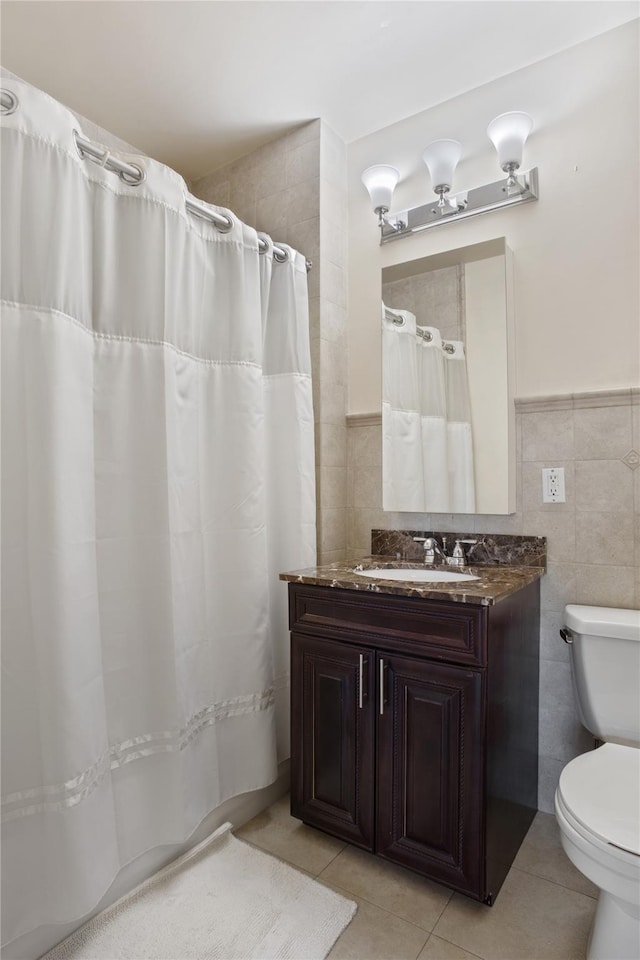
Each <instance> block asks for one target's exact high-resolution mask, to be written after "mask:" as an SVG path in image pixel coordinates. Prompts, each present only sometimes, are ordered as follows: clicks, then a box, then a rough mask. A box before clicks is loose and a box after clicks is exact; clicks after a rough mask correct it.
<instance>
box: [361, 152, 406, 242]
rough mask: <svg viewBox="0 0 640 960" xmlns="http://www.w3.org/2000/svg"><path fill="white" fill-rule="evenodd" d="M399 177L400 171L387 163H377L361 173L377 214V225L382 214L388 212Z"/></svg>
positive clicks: (380, 220)
mask: <svg viewBox="0 0 640 960" xmlns="http://www.w3.org/2000/svg"><path fill="white" fill-rule="evenodd" d="M399 179H400V171H399V170H396V168H395V167H390V166H389V164H387V163H378V164H375V165H374V166H373V167H367V169H366V170H365V171H364V173H363V174H362V182H363V183H364V185H365V187H366V188H367V190H368V191H369V196H370V198H371V206H372V207H373V210H374V213H377V214H378V226H380V227H382V225H383V223H384V220H383V217H384V214H385V213H388V212H389V207H390V206H391V197H392V196H393V191H394V190H395V188H396V185H397V183H398V180H399Z"/></svg>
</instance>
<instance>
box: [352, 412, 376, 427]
mask: <svg viewBox="0 0 640 960" xmlns="http://www.w3.org/2000/svg"><path fill="white" fill-rule="evenodd" d="M381 424H382V414H381V413H348V414H347V426H348V427H378V426H380V425H381Z"/></svg>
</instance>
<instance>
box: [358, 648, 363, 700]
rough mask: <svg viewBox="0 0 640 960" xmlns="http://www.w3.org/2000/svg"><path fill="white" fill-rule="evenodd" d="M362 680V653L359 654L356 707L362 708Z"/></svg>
mask: <svg viewBox="0 0 640 960" xmlns="http://www.w3.org/2000/svg"><path fill="white" fill-rule="evenodd" d="M363 681H364V654H362V653H361V654H360V671H359V675H358V707H359V708H360V710H362V684H363Z"/></svg>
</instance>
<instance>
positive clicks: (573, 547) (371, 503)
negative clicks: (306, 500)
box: [348, 391, 640, 812]
mask: <svg viewBox="0 0 640 960" xmlns="http://www.w3.org/2000/svg"><path fill="white" fill-rule="evenodd" d="M518 406H519V410H518V417H517V436H518V443H517V451H516V457H517V473H518V494H517V512H516V513H515V514H513V515H511V516H508V517H502V516H495V517H493V516H480V515H477V516H473V517H472V518H469V517H468V516H456V515H442V514H434V515H430V516H426V515H424V514H408V513H395V514H394V513H384V512H383V511H382V510H381V506H380V505H381V502H382V501H381V498H382V463H381V439H380V437H381V428H380V423H379V418H371V420H370V421H367V420H366V419H364V420H358V419H356V418H350V429H349V458H348V465H349V470H348V505H349V554H350V555H352V556H358V555H363V554H367V553H368V552H369V551H370V548H371V530H372V529H373V528H378V527H379V528H397V529H416V530H417V529H437V530H475V531H478V532H482V533H523V534H535V535H538V536H545V537H547V545H548V570H547V574H546V575H545V577H544V578H543V580H542V585H541V596H542V610H541V631H540V633H541V637H540V643H541V647H540V655H541V660H540V790H539V806H540V809H541V810H546V811H549V812H551V811H552V810H553V794H554V791H555V787H556V784H557V781H558V777H559V775H560V770H561V769H562V767H563V766H564V765H565V764H566V763H567V762H568V761H569V760H571V759H572V758H573V757H574V756H576V755H577V754H579V753H582V752H584V751H585V750H587V749H589V748H590V746H591V745H592V739H591V737H590V735H589V734H588V733H587V732H586V731H585V730H584V728H583V727H582V726H581V725H580V723H579V721H578V718H577V714H576V710H575V706H574V697H573V690H572V687H571V671H570V665H569V660H568V648H567V646H566V645H565V644H564V643H563V642H562V641H561V640H560V638H559V636H558V631H559V629H560V627H561V626H562V620H563V609H564V606H565V604H567V603H585V604H595V605H599V606H621V607H640V391H634V392H632V391H626V392H624V391H622V392H615V393H611V394H591V395H580V396H579V397H578V396H576V397H575V398H574V397H564V398H555V399H551V398H550V399H549V400H546V401H545V400H537V401H532V402H529V403H526V402H523V403H521V404H519V405H518ZM560 466H561V467H564V470H565V483H566V502H565V503H556V504H547V503H544V504H543V503H542V480H541V470H542V468H543V467H560Z"/></svg>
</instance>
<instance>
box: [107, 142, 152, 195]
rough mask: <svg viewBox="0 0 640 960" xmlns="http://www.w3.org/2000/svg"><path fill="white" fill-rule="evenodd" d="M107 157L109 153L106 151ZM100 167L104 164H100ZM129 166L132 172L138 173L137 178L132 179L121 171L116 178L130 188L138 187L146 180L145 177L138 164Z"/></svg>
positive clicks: (124, 171) (132, 177) (128, 174)
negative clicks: (132, 169)
mask: <svg viewBox="0 0 640 960" xmlns="http://www.w3.org/2000/svg"><path fill="white" fill-rule="evenodd" d="M108 156H109V153H108V151H107V157H108ZM105 162H106V158H105ZM101 166H104V164H101ZM129 166H130V167H133V168H134V170H137V171H138V176H137V177H134V176H132V175H131V174H130V173H127V172H126V170H121V171H120V173H119V174H118V176H119V177H120V179H121V180H122V182H123V183H127V184H128V185H129V186H130V187H139V186H140V184H141V183H142V182H143V181H144V180H146V177H147V175H146V173H145V172H144V170H143V168H142V167H141V166H140V164H139V163H130V164H129Z"/></svg>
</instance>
